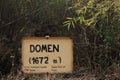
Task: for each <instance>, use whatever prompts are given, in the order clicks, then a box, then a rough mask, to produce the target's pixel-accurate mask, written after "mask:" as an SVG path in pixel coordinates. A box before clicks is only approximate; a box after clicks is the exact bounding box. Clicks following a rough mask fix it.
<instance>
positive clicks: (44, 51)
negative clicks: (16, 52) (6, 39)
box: [22, 37, 73, 73]
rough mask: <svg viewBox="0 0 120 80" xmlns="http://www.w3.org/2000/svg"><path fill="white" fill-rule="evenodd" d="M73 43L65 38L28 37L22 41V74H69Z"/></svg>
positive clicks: (71, 68) (71, 63)
mask: <svg viewBox="0 0 120 80" xmlns="http://www.w3.org/2000/svg"><path fill="white" fill-rule="evenodd" d="M72 70H73V42H72V39H71V38H67V37H50V38H44V37H29V38H23V39H22V71H23V72H24V73H47V72H48V73H71V72H72Z"/></svg>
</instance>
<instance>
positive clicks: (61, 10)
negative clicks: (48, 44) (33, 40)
mask: <svg viewBox="0 0 120 80" xmlns="http://www.w3.org/2000/svg"><path fill="white" fill-rule="evenodd" d="M119 25H120V0H0V78H1V77H2V76H6V75H9V74H10V75H9V76H7V77H8V80H10V79H11V80H13V79H15V78H16V79H17V78H18V76H19V77H20V76H21V75H22V74H23V73H21V72H20V69H21V40H22V37H28V36H31V37H32V36H36V37H44V36H45V35H50V36H55V37H58V36H61V37H63V36H67V37H72V38H73V41H74V71H76V70H77V71H78V69H81V67H85V68H86V67H87V68H89V69H90V70H93V71H94V70H95V74H99V75H98V76H102V77H105V74H108V73H109V74H110V73H111V74H112V75H113V74H114V73H116V71H118V70H117V69H115V66H116V65H118V64H120V26H119ZM111 69H112V70H111ZM100 73H101V74H100ZM15 74H18V76H15V77H11V76H13V75H15ZM19 74H20V75H19ZM116 74H117V73H116ZM117 75H118V74H117ZM22 76H23V77H24V78H25V79H26V77H27V78H28V76H25V75H22ZM37 76H39V75H37ZM65 76H66V75H65ZM114 76H115V77H116V75H114ZM10 77H11V78H10ZM29 77H30V76H29ZM33 77H34V75H33ZM63 77H64V76H63ZM100 78H101V77H100ZM1 79H3V80H7V79H6V77H5V79H4V77H2V78H1ZM20 79H21V80H25V79H23V78H20ZM29 79H31V78H29ZM31 80H32V79H31Z"/></svg>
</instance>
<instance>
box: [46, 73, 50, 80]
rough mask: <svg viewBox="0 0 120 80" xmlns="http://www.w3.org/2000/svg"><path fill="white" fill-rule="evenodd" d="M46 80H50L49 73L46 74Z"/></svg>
mask: <svg viewBox="0 0 120 80" xmlns="http://www.w3.org/2000/svg"><path fill="white" fill-rule="evenodd" d="M46 80H50V74H49V73H48V72H47V74H46Z"/></svg>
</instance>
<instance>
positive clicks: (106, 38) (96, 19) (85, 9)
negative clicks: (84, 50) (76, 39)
mask: <svg viewBox="0 0 120 80" xmlns="http://www.w3.org/2000/svg"><path fill="white" fill-rule="evenodd" d="M72 1H73V3H72V4H71V6H70V7H69V8H68V10H70V11H71V12H73V14H72V15H69V16H70V17H67V18H66V21H65V22H64V23H63V24H64V26H67V27H68V30H70V27H76V26H79V27H82V28H83V29H84V33H85V34H86V35H85V38H87V39H85V40H86V42H87V44H88V46H89V48H88V51H90V50H91V51H90V54H91V55H90V57H91V58H92V62H93V63H98V64H100V65H101V66H104V67H105V66H108V65H110V63H111V62H110V63H109V62H108V61H110V60H111V58H112V57H113V54H114V53H113V48H114V47H115V45H116V41H117V40H116V29H117V27H118V24H119V23H120V0H72ZM116 53H117V52H116ZM116 55H118V53H117V54H116ZM92 62H91V63H92ZM105 62H106V63H105ZM107 62H108V63H107ZM105 64H106V65H105ZM94 65H95V64H94Z"/></svg>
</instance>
